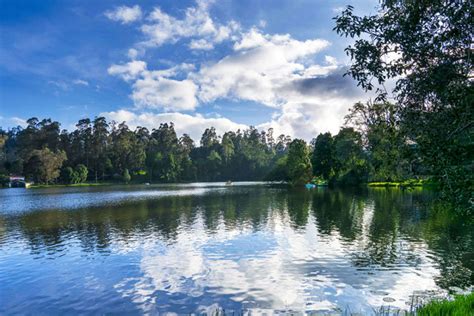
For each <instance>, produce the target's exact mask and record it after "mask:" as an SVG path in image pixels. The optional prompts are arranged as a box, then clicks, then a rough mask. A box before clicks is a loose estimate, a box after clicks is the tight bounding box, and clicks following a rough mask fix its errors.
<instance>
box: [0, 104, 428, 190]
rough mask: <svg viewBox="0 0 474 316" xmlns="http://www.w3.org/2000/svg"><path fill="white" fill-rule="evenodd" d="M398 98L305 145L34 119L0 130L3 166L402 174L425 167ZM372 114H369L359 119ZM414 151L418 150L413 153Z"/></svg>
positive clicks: (179, 175)
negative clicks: (402, 124)
mask: <svg viewBox="0 0 474 316" xmlns="http://www.w3.org/2000/svg"><path fill="white" fill-rule="evenodd" d="M395 115H396V114H395V111H394V106H393V104H390V103H384V104H376V105H372V104H369V103H367V104H362V103H357V104H356V105H354V107H353V108H352V109H351V111H350V113H349V115H348V116H347V122H346V126H345V127H343V128H342V129H341V130H340V131H339V133H338V134H336V135H334V136H332V135H331V134H330V133H325V134H320V135H318V136H317V137H316V138H315V139H314V140H313V141H312V142H311V143H309V144H307V143H306V142H305V141H304V140H302V139H294V140H292V139H291V137H289V136H287V135H279V136H278V137H276V138H275V137H274V136H273V130H272V129H269V130H267V131H259V130H257V129H256V128H254V127H250V128H249V129H247V130H243V131H241V130H239V131H237V132H233V131H229V132H226V133H224V134H223V135H217V133H216V130H215V129H214V128H213V127H211V128H208V129H206V130H205V131H204V133H203V134H202V137H201V139H200V142H199V146H197V145H196V144H195V142H194V141H193V139H192V138H191V137H190V136H189V135H187V134H183V135H182V136H181V137H178V135H177V134H176V131H175V129H174V125H173V123H163V124H160V126H159V127H157V128H154V129H152V130H151V131H150V130H148V129H147V128H145V127H137V128H136V129H135V130H131V129H130V128H129V127H128V126H127V124H126V123H125V122H122V123H117V122H113V121H112V122H107V120H106V119H105V118H104V117H96V118H94V119H93V120H91V119H88V118H86V119H81V120H79V121H78V123H77V124H76V129H75V130H74V131H72V132H68V131H67V130H61V128H60V123H59V122H57V121H52V120H51V119H43V120H38V119H37V118H31V119H29V120H28V121H27V126H26V127H25V128H21V127H16V128H12V129H10V130H8V131H5V130H1V129H0V148H1V151H0V152H1V154H0V162H1V164H0V173H2V174H4V175H8V174H22V175H25V177H26V178H27V179H28V180H30V181H34V182H35V183H45V184H50V183H64V184H74V183H82V182H86V181H90V182H104V181H107V182H108V181H111V182H113V181H119V182H126V183H128V182H130V181H133V182H140V183H144V182H150V183H151V182H192V181H227V180H231V181H239V180H273V181H288V182H289V183H291V184H293V185H301V184H304V183H307V182H309V181H311V180H312V179H313V178H314V177H316V178H318V179H321V180H325V181H329V183H330V184H339V185H357V184H360V183H365V182H367V181H399V180H403V179H407V178H410V177H413V176H418V175H423V174H426V170H423V169H421V168H418V169H416V168H415V165H416V164H415V162H416V161H417V160H416V157H415V156H413V155H414V152H415V150H414V146H410V144H409V143H407V142H406V141H405V139H404V137H403V136H402V135H401V134H400V133H399V128H398V125H397V119H396V117H395ZM365 117H370V119H369V120H368V121H362V120H361V118H365ZM410 155H411V156H410Z"/></svg>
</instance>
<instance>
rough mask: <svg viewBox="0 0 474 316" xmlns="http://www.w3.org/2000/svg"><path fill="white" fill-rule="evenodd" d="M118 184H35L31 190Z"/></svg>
mask: <svg viewBox="0 0 474 316" xmlns="http://www.w3.org/2000/svg"><path fill="white" fill-rule="evenodd" d="M114 184H117V183H110V182H99V183H95V182H94V183H87V182H86V183H75V184H33V185H31V186H30V187H29V189H41V188H66V187H96V186H108V185H114Z"/></svg>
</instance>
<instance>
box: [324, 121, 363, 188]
mask: <svg viewBox="0 0 474 316" xmlns="http://www.w3.org/2000/svg"><path fill="white" fill-rule="evenodd" d="M368 171H369V167H368V163H367V159H366V155H365V152H364V149H363V146H362V137H361V135H360V133H358V132H357V131H355V130H354V129H353V128H350V127H345V128H342V129H341V130H340V131H339V133H338V134H337V135H336V136H334V177H333V179H331V180H332V181H331V182H333V183H339V184H342V185H359V184H361V183H365V182H367V178H368Z"/></svg>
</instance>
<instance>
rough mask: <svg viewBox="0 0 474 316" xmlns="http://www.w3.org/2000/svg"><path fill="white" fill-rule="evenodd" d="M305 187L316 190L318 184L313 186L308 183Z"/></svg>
mask: <svg viewBox="0 0 474 316" xmlns="http://www.w3.org/2000/svg"><path fill="white" fill-rule="evenodd" d="M304 186H305V187H306V189H314V188H316V184H313V183H306V184H305V185H304Z"/></svg>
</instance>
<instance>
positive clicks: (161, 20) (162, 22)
mask: <svg viewBox="0 0 474 316" xmlns="http://www.w3.org/2000/svg"><path fill="white" fill-rule="evenodd" d="M210 3H211V2H210V1H204V0H201V1H197V5H196V6H195V7H190V8H188V9H186V11H185V14H184V18H183V19H177V18H175V17H173V16H170V15H168V14H167V13H165V12H163V11H162V10H161V9H160V8H159V7H156V8H155V9H154V10H153V11H152V12H151V14H150V15H149V16H148V20H149V23H148V24H145V25H143V26H142V27H141V30H142V32H143V33H144V34H145V35H146V36H147V38H148V39H147V40H146V41H145V42H144V43H142V44H144V45H145V46H161V45H163V44H165V43H175V42H177V41H178V40H179V39H182V38H191V39H192V40H191V43H190V44H189V47H190V48H191V49H205V50H208V49H211V48H213V46H214V44H217V43H220V42H222V41H224V40H226V39H228V38H229V37H231V35H232V33H233V32H235V31H236V30H238V29H239V25H238V24H237V23H236V22H234V21H231V22H229V23H228V24H226V25H220V24H219V23H216V22H214V20H213V19H212V18H211V17H210V15H209V5H210ZM195 38H198V39H195Z"/></svg>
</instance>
